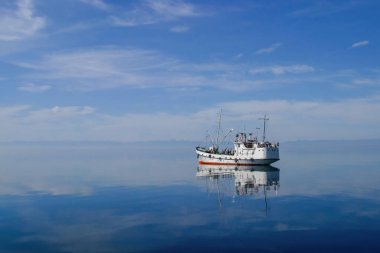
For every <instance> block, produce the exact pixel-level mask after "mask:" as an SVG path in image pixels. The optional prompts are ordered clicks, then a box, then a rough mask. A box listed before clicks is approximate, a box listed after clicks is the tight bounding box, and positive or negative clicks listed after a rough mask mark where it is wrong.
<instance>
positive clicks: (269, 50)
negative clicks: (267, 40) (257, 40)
mask: <svg viewBox="0 0 380 253" xmlns="http://www.w3.org/2000/svg"><path fill="white" fill-rule="evenodd" d="M281 45H282V43H274V44H272V45H271V46H270V47H267V48H261V49H259V50H257V51H256V54H269V53H273V52H274V51H276V50H277V49H278V48H279V47H281Z"/></svg>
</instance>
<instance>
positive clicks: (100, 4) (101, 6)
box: [80, 0, 111, 10]
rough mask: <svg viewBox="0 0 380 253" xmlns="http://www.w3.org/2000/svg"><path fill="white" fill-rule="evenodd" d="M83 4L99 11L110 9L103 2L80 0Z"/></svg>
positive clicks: (102, 0)
mask: <svg viewBox="0 0 380 253" xmlns="http://www.w3.org/2000/svg"><path fill="white" fill-rule="evenodd" d="M80 1H81V2H83V3H86V4H89V5H91V6H94V7H95V8H98V9H101V10H109V9H111V5H109V4H107V3H106V2H104V0H80Z"/></svg>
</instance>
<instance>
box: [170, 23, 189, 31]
mask: <svg viewBox="0 0 380 253" xmlns="http://www.w3.org/2000/svg"><path fill="white" fill-rule="evenodd" d="M188 30H189V27H188V26H185V25H177V26H173V27H172V28H170V31H171V32H175V33H184V32H187V31H188Z"/></svg>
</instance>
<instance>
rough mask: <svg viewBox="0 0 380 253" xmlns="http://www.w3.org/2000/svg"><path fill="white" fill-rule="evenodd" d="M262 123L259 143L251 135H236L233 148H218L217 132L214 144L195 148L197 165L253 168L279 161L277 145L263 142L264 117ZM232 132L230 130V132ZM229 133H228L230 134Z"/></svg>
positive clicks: (265, 119)
mask: <svg viewBox="0 0 380 253" xmlns="http://www.w3.org/2000/svg"><path fill="white" fill-rule="evenodd" d="M261 119H262V120H263V121H264V131H263V139H262V141H259V140H258V138H257V137H253V135H252V133H249V134H248V135H247V133H238V134H236V138H235V141H234V142H233V144H234V148H225V149H220V148H219V141H218V139H219V132H220V120H221V116H220V117H219V128H218V137H217V141H216V143H214V144H213V145H211V146H210V147H200V146H199V147H196V153H197V157H198V163H199V164H200V165H227V166H235V167H240V166H245V167H247V166H255V165H269V164H271V163H274V162H276V161H278V160H280V155H279V143H271V142H269V141H266V140H265V128H266V121H267V120H269V119H268V118H267V117H266V115H265V117H264V118H261ZM230 132H232V129H231V130H230ZM230 132H229V133H230Z"/></svg>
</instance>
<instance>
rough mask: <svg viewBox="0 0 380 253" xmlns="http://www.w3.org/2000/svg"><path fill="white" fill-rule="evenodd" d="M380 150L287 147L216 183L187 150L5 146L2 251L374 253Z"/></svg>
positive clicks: (355, 145) (0, 159) (0, 161)
mask: <svg viewBox="0 0 380 253" xmlns="http://www.w3.org/2000/svg"><path fill="white" fill-rule="evenodd" d="M379 150H380V142H377V141H365V142H359V141H358V142H301V143H284V144H283V145H281V146H280V155H281V160H280V161H279V162H277V163H275V164H273V166H274V167H275V168H269V169H268V168H267V169H263V168H258V169H256V170H255V171H253V172H239V171H237V172H233V171H232V172H229V173H225V171H219V172H218V173H214V171H213V173H211V174H210V172H209V170H208V169H207V168H206V170H205V171H203V172H202V171H198V172H197V164H196V160H195V153H194V145H193V144H189V143H140V144H115V143H50V144H46V143H45V144H35V143H18V144H17V143H13V144H1V145H0V173H1V177H0V252H194V251H201V252H203V251H205V252H253V251H254V252H379V251H380V243H379V241H378V238H379V236H380V194H379V193H380V186H379V185H380V184H379V183H380V166H379V164H380V163H379V162H380V156H379V155H378V154H379ZM202 173H203V174H202ZM239 173H240V174H239ZM244 173H245V174H244ZM197 174H198V176H197ZM253 176H254V177H255V180H256V181H255V183H253V181H252V180H253ZM265 177H267V178H268V180H267V179H265ZM263 178H264V179H265V180H264V179H263ZM260 180H261V181H260ZM264 181H265V182H267V181H269V185H267V186H264V185H262V184H264V183H263V182H264Z"/></svg>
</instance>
